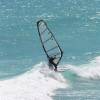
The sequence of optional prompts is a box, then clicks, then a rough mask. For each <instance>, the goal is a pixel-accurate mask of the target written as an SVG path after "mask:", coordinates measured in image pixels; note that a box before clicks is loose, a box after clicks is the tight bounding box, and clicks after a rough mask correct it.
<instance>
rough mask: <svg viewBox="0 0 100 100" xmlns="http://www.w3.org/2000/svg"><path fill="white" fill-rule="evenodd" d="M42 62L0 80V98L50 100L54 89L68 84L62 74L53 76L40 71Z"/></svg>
mask: <svg viewBox="0 0 100 100" xmlns="http://www.w3.org/2000/svg"><path fill="white" fill-rule="evenodd" d="M40 67H43V64H42V63H41V64H38V65H36V66H35V68H33V70H31V71H29V72H27V73H25V74H23V75H21V76H18V77H15V78H13V79H9V80H4V81H0V100H52V98H51V95H52V94H53V93H54V90H55V89H58V88H66V87H67V86H68V85H67V83H66V82H65V81H64V82H63V81H61V79H62V80H64V78H63V76H62V75H61V74H59V75H60V76H61V77H60V78H61V79H60V81H59V75H57V74H55V76H57V77H58V79H57V78H55V77H53V76H50V75H48V74H45V73H41V72H40V69H41V68H40Z"/></svg>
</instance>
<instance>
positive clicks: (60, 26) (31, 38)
mask: <svg viewBox="0 0 100 100" xmlns="http://www.w3.org/2000/svg"><path fill="white" fill-rule="evenodd" d="M40 19H44V20H45V21H46V22H47V23H48V26H49V28H50V29H51V30H52V32H53V33H54V35H55V37H56V38H57V40H58V41H59V44H60V45H61V47H62V48H63V50H64V56H63V59H62V62H61V63H60V65H66V64H69V65H71V68H70V69H71V70H70V71H67V72H65V73H64V74H63V75H64V76H65V78H66V79H68V80H69V81H70V85H71V88H69V89H64V90H58V91H57V93H56V95H55V96H54V97H53V98H54V100H99V99H100V97H99V92H100V91H99V89H100V85H99V83H100V81H99V76H100V75H99V72H97V71H99V64H100V63H99V61H100V59H99V56H100V1H99V0H83V1H82V0H21V1H20V0H0V78H1V79H6V78H10V79H11V78H13V76H16V75H20V74H22V73H25V72H27V71H29V70H30V69H32V68H33V69H34V67H33V65H35V64H38V63H40V62H43V61H45V62H46V56H45V54H44V52H43V50H42V47H41V44H40V40H39V37H38V33H37V27H36V22H37V21H38V20H40ZM74 68H76V69H75V70H74ZM81 68H82V69H81ZM84 68H86V69H85V70H84ZM80 69H81V71H82V74H80V72H81V71H80ZM91 70H92V71H91ZM84 72H87V73H90V74H88V75H87V74H86V73H84ZM94 73H95V74H94ZM91 77H92V79H93V80H91ZM97 84H98V85H97ZM85 96H86V97H85ZM3 100H4V99H3Z"/></svg>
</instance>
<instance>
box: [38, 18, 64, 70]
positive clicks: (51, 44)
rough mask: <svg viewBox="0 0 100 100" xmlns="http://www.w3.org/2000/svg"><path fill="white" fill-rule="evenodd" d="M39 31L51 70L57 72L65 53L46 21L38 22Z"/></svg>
mask: <svg viewBox="0 0 100 100" xmlns="http://www.w3.org/2000/svg"><path fill="white" fill-rule="evenodd" d="M37 29H38V33H39V37H40V40H41V44H42V47H43V50H44V52H45V54H46V56H47V59H48V65H49V68H50V69H51V70H54V71H57V66H58V64H59V62H60V60H61V58H62V56H63V51H62V49H61V47H60V46H59V44H58V42H57V41H56V39H55V37H54V35H53V33H52V32H51V30H50V29H49V28H48V26H47V24H46V22H45V21H44V20H39V21H38V22H37Z"/></svg>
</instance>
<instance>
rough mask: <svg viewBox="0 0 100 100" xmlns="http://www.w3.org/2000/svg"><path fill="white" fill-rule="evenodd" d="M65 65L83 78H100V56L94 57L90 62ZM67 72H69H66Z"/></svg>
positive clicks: (68, 69)
mask: <svg viewBox="0 0 100 100" xmlns="http://www.w3.org/2000/svg"><path fill="white" fill-rule="evenodd" d="M63 67H64V68H65V69H66V70H67V71H69V72H70V73H73V74H74V75H76V76H79V77H81V78H88V79H100V56H98V57H96V58H94V60H92V61H90V62H89V63H88V64H82V65H79V66H75V65H63ZM66 73H67V72H66Z"/></svg>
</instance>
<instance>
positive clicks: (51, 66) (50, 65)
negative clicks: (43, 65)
mask: <svg viewBox="0 0 100 100" xmlns="http://www.w3.org/2000/svg"><path fill="white" fill-rule="evenodd" d="M48 65H49V69H51V70H53V65H52V64H51V63H50V62H49V64H48Z"/></svg>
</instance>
